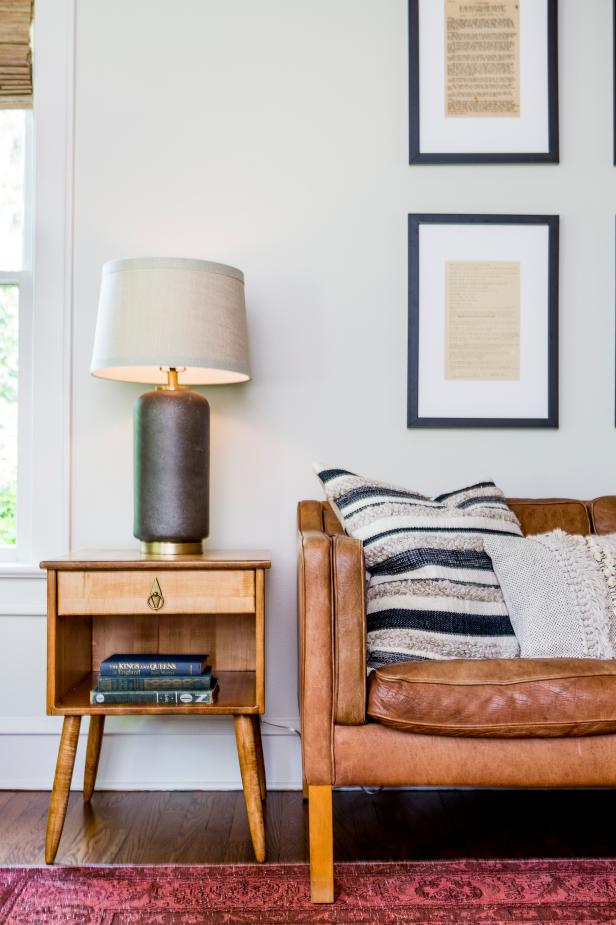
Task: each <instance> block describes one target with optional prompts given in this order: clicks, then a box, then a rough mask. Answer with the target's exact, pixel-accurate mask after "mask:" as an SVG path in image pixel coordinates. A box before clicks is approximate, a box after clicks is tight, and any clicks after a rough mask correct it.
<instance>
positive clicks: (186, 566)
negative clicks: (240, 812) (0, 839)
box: [41, 550, 271, 864]
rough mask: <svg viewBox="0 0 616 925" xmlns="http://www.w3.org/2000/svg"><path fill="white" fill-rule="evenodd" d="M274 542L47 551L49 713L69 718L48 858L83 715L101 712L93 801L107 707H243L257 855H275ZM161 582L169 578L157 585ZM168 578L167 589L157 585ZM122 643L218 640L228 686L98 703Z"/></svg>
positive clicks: (133, 711)
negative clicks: (270, 635)
mask: <svg viewBox="0 0 616 925" xmlns="http://www.w3.org/2000/svg"><path fill="white" fill-rule="evenodd" d="M270 565H271V561H270V557H269V554H268V553H261V552H227V551H222V552H218V551H215V550H211V551H207V552H203V553H201V554H199V555H195V556H172V557H171V556H168V557H164V556H151V555H140V554H139V553H133V552H117V553H116V552H100V553H84V554H83V555H79V554H76V555H72V556H66V557H64V558H61V559H57V560H54V561H49V562H42V563H41V567H42V568H45V569H47V713H48V714H49V715H51V716H63V717H64V724H63V727H62V736H61V738H60V747H59V750H58V761H57V765H56V773H55V777H54V783H53V790H52V793H51V801H50V806H49V816H48V820H47V840H46V843H45V860H46V862H47V863H48V864H52V863H53V861H54V859H55V856H56V852H57V850H58V844H59V842H60V837H61V835H62V829H63V826H64V818H65V816H66V807H67V804H68V798H69V791H70V786H71V779H72V776H73V767H74V764H75V752H76V750H77V741H78V738H79V727H80V724H81V717H82V716H89V717H90V730H89V733H88V745H87V753H86V767H85V777H84V784H83V797H84V800H85V801H89V800H90V797H91V796H92V793H93V790H94V785H95V783H96V772H97V769H98V761H99V756H100V750H101V743H102V739H103V731H104V724H105V717H106V716H121V715H122V716H127V715H131V716H151V715H153V714H164V715H184V716H186V715H195V714H196V715H203V716H214V715H215V716H220V715H230V716H233V719H234V723H235V735H236V740H237V752H238V757H239V762H240V770H241V775H242V786H243V788H244V798H245V801H246V809H247V812H248V822H249V825H250V834H251V836H252V844H253V847H254V852H255V856H256V858H257V861H263V860H264V859H265V829H264V824H263V806H262V801H263V800H264V799H265V791H266V782H265V767H264V763H263V749H262V745H261V726H260V720H259V715H260V714H262V713H263V712H264V710H265V644H264V642H265V571H266V569H268V568H270ZM155 582H158V587H157V586H156V585H155ZM158 590H160V595H158V594H156V593H153V592H156V591H158ZM114 652H130V653H140V652H142V653H150V652H152V653H165V652H167V653H170V652H173V653H182V652H207V653H208V654H209V663H210V664H211V665H212V667H213V672H214V674H215V675H216V676H217V677H218V678H219V681H220V691H219V695H218V700H217V702H216V703H214V704H187V705H175V704H174V705H172V706H158V705H138V704H136V705H132V704H117V705H115V704H114V705H109V704H101V705H100V706H98V705H94V704H91V703H90V689H91V688H92V687H94V686H95V685H96V680H97V672H98V669H99V666H100V663H101V661H102V660H103V659H105V658H107V657H108V656H110V655H112V654H113V653H114Z"/></svg>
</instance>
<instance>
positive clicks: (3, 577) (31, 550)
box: [0, 0, 75, 624]
mask: <svg viewBox="0 0 616 925" xmlns="http://www.w3.org/2000/svg"><path fill="white" fill-rule="evenodd" d="M33 49H34V50H33V54H34V62H33V71H34V119H33V123H34V124H33V127H32V126H31V129H30V131H31V135H30V157H29V169H30V175H29V184H28V193H27V195H28V196H30V197H31V199H30V200H29V201H28V204H27V206H28V207H27V212H28V215H29V216H30V220H31V222H33V224H32V225H31V228H30V233H29V235H28V236H27V237H28V243H29V246H30V247H31V250H30V251H29V252H27V254H25V255H24V258H26V257H27V258H28V260H29V264H28V263H26V262H25V260H24V271H23V272H26V268H27V267H29V269H30V276H29V278H28V277H26V276H24V277H23V278H22V285H23V293H22V298H23V299H24V302H23V303H22V304H25V305H26V307H25V308H24V309H23V323H22V325H21V327H20V336H19V352H20V364H23V365H21V366H20V374H21V375H20V381H19V383H18V402H19V408H18V413H19V415H20V420H19V422H18V428H19V430H18V454H19V458H18V487H17V490H18V493H19V496H18V500H17V504H18V515H17V516H18V524H17V530H18V536H17V547H16V550H15V555H14V558H13V559H12V561H11V560H9V561H2V560H1V559H0V618H1V617H2V616H4V615H6V616H21V615H23V616H38V615H44V614H45V609H46V608H45V582H44V581H43V580H41V579H44V578H45V572H43V571H42V570H41V569H40V568H39V562H40V560H41V559H48V558H53V557H54V556H58V555H61V554H62V553H65V552H69V551H70V549H71V410H72V314H73V304H72V303H73V282H72V269H73V268H72V264H73V186H74V134H75V115H74V105H75V0H37V4H36V14H35V17H34V41H33ZM31 122H32V118H31ZM32 197H33V198H34V199H35V202H36V207H35V209H34V210H33V209H32V207H31V201H32ZM6 275H7V278H8V276H9V274H6ZM16 276H17V274H13V273H11V274H10V278H11V279H14V278H15V277H16ZM20 307H21V306H20ZM20 320H22V319H21V317H20ZM11 552H12V550H11ZM0 624H1V620H0Z"/></svg>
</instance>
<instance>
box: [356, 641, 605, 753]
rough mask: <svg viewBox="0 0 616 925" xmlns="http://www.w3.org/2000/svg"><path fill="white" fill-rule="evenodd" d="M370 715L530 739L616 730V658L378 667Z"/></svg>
mask: <svg viewBox="0 0 616 925" xmlns="http://www.w3.org/2000/svg"><path fill="white" fill-rule="evenodd" d="M367 713H368V716H369V717H370V718H371V719H373V720H377V721H378V722H379V723H383V724H384V725H386V726H393V727H394V728H396V729H402V730H404V731H406V732H415V733H425V734H427V735H447V736H481V737H486V736H487V737H492V738H527V737H558V736H586V735H599V734H603V733H610V732H616V661H599V660H596V659H574V658H571V659H569V658H542V659H524V658H518V659H455V660H451V661H421V662H401V663H398V664H395V665H387V666H384V667H382V668H379V669H377V670H376V671H374V672H373V673H372V674H371V676H370V681H369V688H368V709H367Z"/></svg>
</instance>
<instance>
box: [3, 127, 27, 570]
mask: <svg viewBox="0 0 616 925" xmlns="http://www.w3.org/2000/svg"><path fill="white" fill-rule="evenodd" d="M23 194H24V196H23V198H24V202H23V242H22V259H21V270H2V269H1V268H0V285H12V286H17V289H18V293H19V300H18V304H19V313H18V337H19V340H18V360H17V542H16V543H15V545H13V546H9V545H1V544H0V562H20V561H21V562H27V561H29V560H30V558H31V553H32V295H33V287H32V238H33V229H34V220H33V205H34V202H33V198H34V197H33V125H32V112H31V111H29V110H26V111H25V145H24V179H23Z"/></svg>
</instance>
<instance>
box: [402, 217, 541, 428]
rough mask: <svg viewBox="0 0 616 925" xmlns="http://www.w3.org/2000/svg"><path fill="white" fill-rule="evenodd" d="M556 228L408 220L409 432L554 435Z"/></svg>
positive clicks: (522, 220) (479, 220) (519, 222)
mask: <svg viewBox="0 0 616 925" xmlns="http://www.w3.org/2000/svg"><path fill="white" fill-rule="evenodd" d="M558 224H559V220H558V216H557V215H409V242H408V247H409V309H408V311H409V321H408V421H407V423H408V426H409V427H558Z"/></svg>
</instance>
